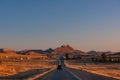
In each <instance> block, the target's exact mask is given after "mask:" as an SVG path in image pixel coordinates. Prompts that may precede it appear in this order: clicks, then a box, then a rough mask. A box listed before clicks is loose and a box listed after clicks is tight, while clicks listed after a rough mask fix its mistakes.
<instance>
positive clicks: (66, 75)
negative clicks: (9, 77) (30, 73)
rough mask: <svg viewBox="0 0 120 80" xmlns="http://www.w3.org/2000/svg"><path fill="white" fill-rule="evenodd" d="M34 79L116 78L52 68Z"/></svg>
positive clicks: (81, 79)
mask: <svg viewBox="0 0 120 80" xmlns="http://www.w3.org/2000/svg"><path fill="white" fill-rule="evenodd" d="M36 80H117V79H113V78H110V77H105V76H100V75H96V74H92V73H88V72H85V71H80V70H76V69H71V68H64V69H62V70H57V69H56V70H54V71H52V72H50V73H48V74H46V75H44V76H42V77H40V78H38V79H36Z"/></svg>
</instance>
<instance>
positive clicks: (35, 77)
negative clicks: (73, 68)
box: [27, 68, 55, 80]
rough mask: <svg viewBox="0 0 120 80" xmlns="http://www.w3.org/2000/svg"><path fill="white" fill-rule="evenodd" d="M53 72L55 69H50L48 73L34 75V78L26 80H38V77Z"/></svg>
mask: <svg viewBox="0 0 120 80" xmlns="http://www.w3.org/2000/svg"><path fill="white" fill-rule="evenodd" d="M53 70H55V68H52V69H50V70H48V71H46V72H43V73H41V74H38V75H36V76H34V77H32V78H28V79H27V80H35V79H37V78H39V77H41V76H43V75H45V74H47V73H49V72H51V71H53Z"/></svg>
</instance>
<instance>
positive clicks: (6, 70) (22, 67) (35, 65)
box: [0, 60, 56, 76]
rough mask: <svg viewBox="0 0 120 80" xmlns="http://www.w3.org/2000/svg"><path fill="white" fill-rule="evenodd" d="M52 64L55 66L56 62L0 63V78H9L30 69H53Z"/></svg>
mask: <svg viewBox="0 0 120 80" xmlns="http://www.w3.org/2000/svg"><path fill="white" fill-rule="evenodd" d="M54 64H56V62H55V61H52V60H38V61H18V62H15V61H11V62H7V61H6V62H1V63H0V76H10V75H14V74H19V73H20V72H26V71H28V70H32V69H49V68H52V67H54Z"/></svg>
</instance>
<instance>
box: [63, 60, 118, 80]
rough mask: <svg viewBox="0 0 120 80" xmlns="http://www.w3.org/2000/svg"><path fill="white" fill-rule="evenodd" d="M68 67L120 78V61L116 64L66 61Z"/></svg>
mask: <svg viewBox="0 0 120 80" xmlns="http://www.w3.org/2000/svg"><path fill="white" fill-rule="evenodd" d="M65 64H66V66H67V67H70V68H74V69H78V70H84V71H87V72H91V73H94V74H99V75H103V76H108V77H113V78H116V79H119V80H120V63H114V64H102V63H100V64H93V63H89V64H88V63H87V64H84V63H79V61H66V62H65Z"/></svg>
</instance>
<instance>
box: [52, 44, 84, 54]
mask: <svg viewBox="0 0 120 80" xmlns="http://www.w3.org/2000/svg"><path fill="white" fill-rule="evenodd" d="M66 53H72V54H81V55H84V54H85V52H83V51H80V50H75V49H74V48H72V47H71V46H69V45H62V46H61V47H58V48H56V49H54V51H53V54H66Z"/></svg>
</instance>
